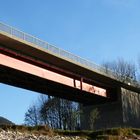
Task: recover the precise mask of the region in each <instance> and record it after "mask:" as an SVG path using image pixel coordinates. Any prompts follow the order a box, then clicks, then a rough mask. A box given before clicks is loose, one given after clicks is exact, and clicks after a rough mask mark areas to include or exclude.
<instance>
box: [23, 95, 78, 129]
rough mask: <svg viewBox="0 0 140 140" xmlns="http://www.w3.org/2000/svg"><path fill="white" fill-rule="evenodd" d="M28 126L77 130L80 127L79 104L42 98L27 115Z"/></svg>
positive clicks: (58, 99) (54, 98)
mask: <svg viewBox="0 0 140 140" xmlns="http://www.w3.org/2000/svg"><path fill="white" fill-rule="evenodd" d="M25 124H26V125H28V126H37V125H48V126H49V127H51V128H52V129H64V130H75V129H77V128H78V127H80V126H79V125H80V108H79V104H78V103H75V102H72V101H68V100H64V99H60V98H56V97H50V98H46V97H45V96H41V97H40V98H39V103H38V106H37V105H32V106H31V107H30V108H29V109H28V111H27V112H26V114H25Z"/></svg>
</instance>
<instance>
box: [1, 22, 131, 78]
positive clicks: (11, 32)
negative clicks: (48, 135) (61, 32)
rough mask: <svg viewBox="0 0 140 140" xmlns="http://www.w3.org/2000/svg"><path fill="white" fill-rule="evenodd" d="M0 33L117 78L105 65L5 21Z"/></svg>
mask: <svg viewBox="0 0 140 140" xmlns="http://www.w3.org/2000/svg"><path fill="white" fill-rule="evenodd" d="M0 33H6V34H8V35H10V36H11V37H16V38H18V39H21V40H24V41H26V42H28V43H31V44H33V45H36V46H38V47H41V48H44V49H46V50H47V51H48V53H51V54H53V55H56V56H58V57H61V58H63V59H66V60H68V61H71V62H73V63H76V64H78V65H80V66H82V67H86V68H88V69H90V70H93V71H96V72H97V73H100V74H102V75H105V76H108V77H111V78H113V79H116V78H115V77H116V75H115V74H114V73H113V72H112V71H111V70H106V68H105V67H102V66H100V65H97V64H95V63H93V62H90V61H88V60H86V59H83V58H81V57H79V56H76V55H73V54H72V53H70V52H67V51H65V50H63V49H60V48H57V47H55V46H54V45H51V44H49V43H47V42H45V41H43V40H40V39H38V38H36V37H34V36H32V35H29V34H27V33H24V32H22V31H19V30H18V29H15V28H13V27H11V26H9V25H6V24H4V23H0ZM117 79H118V78H117ZM118 80H119V79H118ZM130 80H132V79H129V81H130Z"/></svg>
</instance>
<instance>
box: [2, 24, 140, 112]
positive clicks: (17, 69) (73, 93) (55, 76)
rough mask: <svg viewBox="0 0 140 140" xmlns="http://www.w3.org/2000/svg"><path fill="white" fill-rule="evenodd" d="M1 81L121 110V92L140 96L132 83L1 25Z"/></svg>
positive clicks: (134, 83)
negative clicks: (114, 106)
mask: <svg viewBox="0 0 140 140" xmlns="http://www.w3.org/2000/svg"><path fill="white" fill-rule="evenodd" d="M0 82H1V83H4V84H8V85H12V86H16V87H20V88H25V89H28V90H32V91H36V92H40V93H43V94H48V95H52V96H57V97H61V98H65V99H69V100H72V101H77V102H81V103H83V104H84V105H85V106H89V105H90V106H91V105H101V106H102V105H103V104H109V105H110V104H112V103H119V104H117V105H119V107H122V105H120V103H122V100H121V98H122V94H121V93H122V89H125V90H127V91H132V92H135V93H140V88H139V84H138V83H136V82H135V81H133V80H131V79H129V82H127V81H125V82H122V81H121V79H119V78H116V77H115V75H114V74H113V72H112V71H110V70H108V71H106V69H105V68H104V67H101V66H99V65H97V64H94V63H92V62H90V61H88V60H85V59H83V58H81V57H79V56H76V55H73V54H71V53H69V52H67V51H65V50H62V49H60V48H57V47H55V46H53V45H51V44H49V43H47V42H45V41H42V40H40V39H38V38H36V37H33V36H31V35H29V34H26V33H24V32H22V31H19V30H17V29H15V28H13V27H11V26H9V25H6V24H3V23H0ZM83 110H84V109H83ZM89 112H90V111H89Z"/></svg>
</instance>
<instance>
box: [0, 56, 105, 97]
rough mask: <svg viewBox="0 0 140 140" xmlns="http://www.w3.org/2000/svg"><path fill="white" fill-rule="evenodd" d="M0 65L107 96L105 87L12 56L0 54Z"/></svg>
mask: <svg viewBox="0 0 140 140" xmlns="http://www.w3.org/2000/svg"><path fill="white" fill-rule="evenodd" d="M0 65H4V66H7V67H10V68H13V69H17V70H19V71H23V72H26V73H29V74H32V75H35V76H39V77H41V78H44V79H47V80H51V81H54V82H57V83H61V84H64V85H67V86H70V87H73V88H77V89H79V90H84V91H87V92H90V93H93V94H97V95H100V96H104V97H107V94H106V90H105V89H102V88H99V87H96V86H93V85H90V84H87V83H85V82H84V81H83V79H81V80H75V79H73V78H70V77H67V76H64V75H61V74H58V73H56V72H52V71H50V70H47V69H44V68H41V67H38V66H35V65H33V64H29V63H27V62H23V61H21V60H18V59H15V58H12V57H10V56H7V55H4V54H0Z"/></svg>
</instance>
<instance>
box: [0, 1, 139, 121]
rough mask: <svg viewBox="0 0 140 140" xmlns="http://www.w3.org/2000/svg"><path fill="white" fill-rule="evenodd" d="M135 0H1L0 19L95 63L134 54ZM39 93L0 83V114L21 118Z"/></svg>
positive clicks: (136, 37)
mask: <svg viewBox="0 0 140 140" xmlns="http://www.w3.org/2000/svg"><path fill="white" fill-rule="evenodd" d="M139 6H140V1H139V0H22V1H20V0H1V4H0V21H1V22H3V23H6V24H9V25H11V26H14V27H16V28H18V29H20V30H22V31H24V32H27V33H29V34H32V35H34V36H36V37H38V38H40V39H43V40H45V41H47V42H49V43H50V44H53V45H56V46H57V47H60V48H62V49H65V50H67V51H70V52H72V53H74V54H76V55H79V56H81V57H83V58H86V59H89V60H91V61H93V62H95V63H97V64H101V63H102V62H104V61H113V60H116V59H118V58H119V57H121V58H124V59H126V60H127V61H132V62H137V61H138V56H140V8H139ZM38 95H39V94H37V93H33V92H30V91H27V90H23V89H18V88H15V87H11V86H7V85H3V84H1V83H0V116H4V117H7V118H8V119H10V120H12V121H13V122H15V123H18V124H22V123H23V120H24V113H25V112H26V110H27V109H28V107H29V106H30V105H31V104H32V103H33V102H34V101H35V100H36V99H37V97H38Z"/></svg>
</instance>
